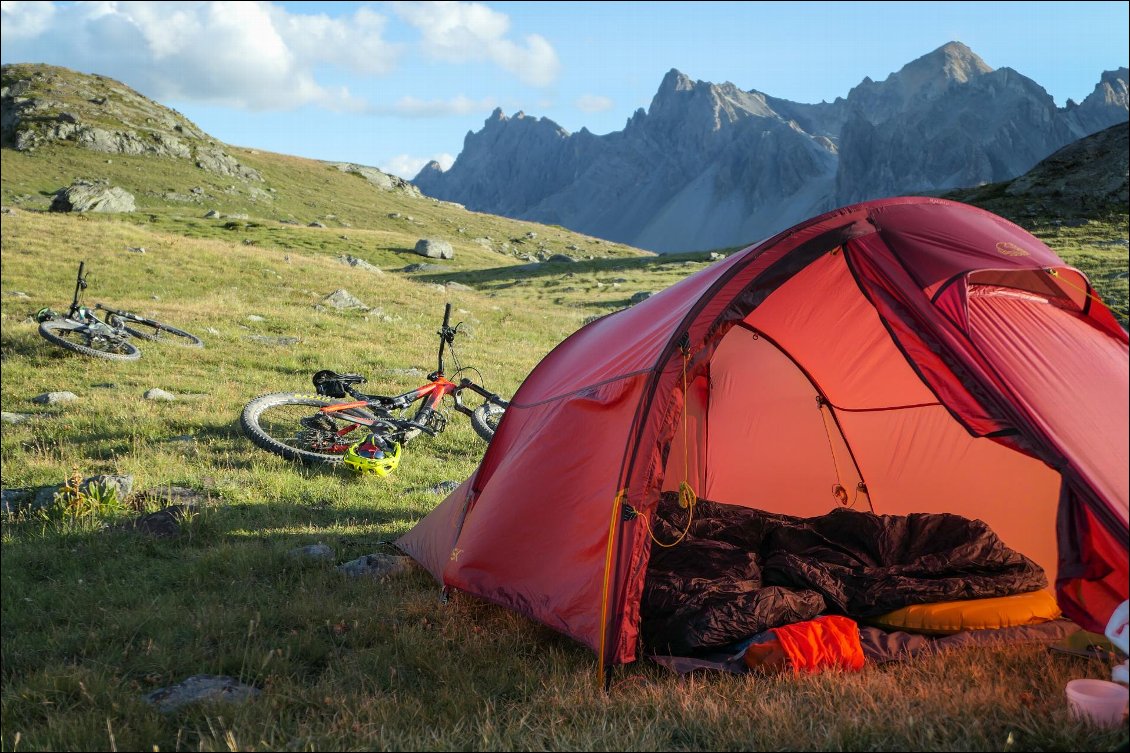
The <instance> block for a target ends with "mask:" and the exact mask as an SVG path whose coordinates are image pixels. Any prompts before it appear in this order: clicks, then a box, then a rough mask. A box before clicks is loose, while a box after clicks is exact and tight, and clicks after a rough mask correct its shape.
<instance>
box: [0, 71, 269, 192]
mask: <svg viewBox="0 0 1130 753" xmlns="http://www.w3.org/2000/svg"><path fill="white" fill-rule="evenodd" d="M2 78H3V85H2V87H0V143H2V144H3V145H4V146H6V147H10V148H12V149H16V150H17V151H25V152H26V151H34V150H36V149H39V148H41V147H43V146H45V145H47V144H51V143H66V144H73V145H74V146H77V147H79V148H81V149H89V150H91V151H95V152H102V153H105V154H124V155H133V156H152V157H167V158H170V159H183V160H192V161H193V162H194V163H195V164H196V166H197V167H199V168H201V169H202V170H207V171H209V172H213V173H216V174H218V175H224V176H228V177H233V178H239V179H241V180H245V181H262V180H263V176H262V175H260V174H259V172H258V171H257V170H255V169H254V168H251V167H248V166H247V165H244V164H242V163H240V162H239V160H237V159H236V158H234V157H232V156H231V155H230V154H228V153H226V152H225V151H224V150H223V148H222V147H221V146H220V145H219V144H217V143H216V142H214V141H211V140H209V139H208V138H207V136H206V135H205V134H204V133H203V132H201V131H200V129H198V128H197V127H196V126H195V125H194V124H193V123H192V122H190V121H189V120H188V119H187V118H185V117H184V116H183V115H181V114H180V113H177V112H175V111H173V110H170V109H168V108H166V107H162V106H161V105H158V104H157V103H155V102H153V101H152V100H150V99H148V98H146V97H143V96H142V95H140V94H138V93H137V92H135V91H134V90H132V89H130V88H129V87H127V86H125V85H123V84H120V83H118V82H116V81H112V80H111V79H108V78H105V77H103V76H88V75H85V74H80V73H76V72H75V71H69V70H67V69H65V68H56V67H53V66H46V65H34V66H32V65H5V66H4V67H3V73H2Z"/></svg>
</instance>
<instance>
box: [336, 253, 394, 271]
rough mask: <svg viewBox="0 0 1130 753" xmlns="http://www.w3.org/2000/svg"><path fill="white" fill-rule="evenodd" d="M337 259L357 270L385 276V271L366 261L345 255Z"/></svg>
mask: <svg viewBox="0 0 1130 753" xmlns="http://www.w3.org/2000/svg"><path fill="white" fill-rule="evenodd" d="M337 259H338V261H340V262H341V263H342V264H348V265H349V266H351V267H356V268H357V269H364V270H365V271H366V272H374V273H376V274H379V275H383V274H384V270H382V269H381V268H380V267H376V266H373V265H372V264H370V263H369V262H367V261H365V260H364V259H358V258H357V257H356V256H350V255H349V254H343V255H342V256H339V257H337Z"/></svg>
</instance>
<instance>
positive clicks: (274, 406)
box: [240, 303, 510, 475]
mask: <svg viewBox="0 0 1130 753" xmlns="http://www.w3.org/2000/svg"><path fill="white" fill-rule="evenodd" d="M450 322H451V304H450V303H449V304H447V306H446V308H445V309H444V313H443V326H442V327H441V328H440V330H439V332H438V333H437V334H438V335H439V367H438V368H437V369H436V370H435V371H433V372H432V373H431V374H429V375H428V381H427V383H426V384H424V385H422V386H420V387H417V388H415V389H412V390H408V391H407V392H403V393H401V394H399V395H370V394H366V393H364V392H361V391H360V390H358V389H357V385H360V384H364V383H365V381H366V380H365V377H363V376H361V375H360V374H339V373H337V372H335V371H330V370H322V371H319V372H317V373H316V374H314V376H313V383H314V389H315V391H316V392H317V394H314V395H310V394H301V393H297V392H275V393H271V394H267V395H261V396H260V397H257V398H255V399H254V400H252V401H251V402H249V403H248V404H247V405H246V406H244V408H243V413H242V414H241V416H240V425H241V426H242V427H243V431H244V432H245V433H246V434H247V436H248V437H249V438H250V439H251V441H252V442H254V443H255V444H256V445H258V446H259V447H261V448H263V449H264V450H267V451H268V452H273V453H275V454H276V455H281V456H282V457H284V458H287V459H288V460H298V461H301V462H304V463H335V464H336V463H340V462H342V460H343V459H345V460H346V462H347V464H350V465H355V466H356V465H364V463H363V462H362V461H358V460H356V459H355V458H356V449H354V450H353V452H352V453H351V448H356V447H357V446H358V445H359V444H360V443H362V441H363V440H364V441H366V442H368V443H369V444H367V445H365V446H373V447H374V448H375V453H372V454H376V453H379V454H381V455H383V456H384V457H385V458H393V457H395V458H396V460H397V461H398V460H399V455H400V448H401V447H402V446H403V445H405V444H407V443H408V442H410V441H412V440H413V439H415V438H416V437H418V436H420V435H421V434H427V435H428V436H435V435H437V434H439V433H440V432H442V431H443V430H444V429H445V428H447V416H446V415H445V414H444V412H443V411H442V407H443V400H444V398H445V397H448V396H450V397H451V398H452V403H453V405H452V407H454V408H455V410H456V411H458V412H459V413H462V414H464V415H466V416H467V417H468V418H470V420H471V426H472V428H473V429H474V430H475V433H476V434H478V435H479V436H480V437H481V438H482V439H484V440H486V441H487V442H489V441H490V440H491V438H492V437H494V433H495V430H496V429H497V428H498V424H499V422H500V421H501V420H502V417H503V416H504V415H505V413H506V408H507V407H508V406H509V405H510V403H509V402H507V401H506V400H504V399H502V398H501V397H499V396H498V395H496V394H494V393H493V392H491V391H490V390H488V389H486V388H485V387H483V386H482V385H480V384H477V383H476V382H474V381H472V380H471V379H468V378H467V377H466V376H462V377H461V375H462V374H465V373H467V372H469V371H476V373H477V370H475V369H472V368H467V367H460V366H459V361H458V358H457V357H456V356H455V336H456V334H458V332H459V328H460V327H461V326H462V322H460V323H459V324H456V325H455V326H454V327H452V326H451V325H450ZM448 347H450V348H451V352H452V358H453V359H455V362H456V371H455V373H454V374H452V376H451V378H450V379H449V378H448V377H447V376H445V371H444V350H445V348H448ZM479 378H480V380H481V379H482V375H481V374H480V375H479ZM456 379H458V381H455V380H456ZM468 395H471V396H475V397H474V399H473V402H474V403H477V404H475V405H474V407H471V405H468V403H467V402H466V399H467V397H468ZM347 397H348V398H352V400H344V401H343V398H347ZM417 403H418V405H417ZM409 416H410V417H409ZM347 455H348V457H347ZM351 459H352V460H353V461H354V462H353V463H352V464H351V463H350V460H351ZM389 462H390V461H387V460H386V461H385V466H384V467H385V468H386V470H387V469H388V463H389ZM373 465H374V466H376V465H378V464H375V463H374V464H373ZM392 467H395V466H394V465H393V466H392ZM378 472H380V471H378ZM381 475H384V474H383V473H382V474H381Z"/></svg>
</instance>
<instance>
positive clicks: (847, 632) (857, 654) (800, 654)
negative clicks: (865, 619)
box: [773, 615, 864, 673]
mask: <svg viewBox="0 0 1130 753" xmlns="http://www.w3.org/2000/svg"><path fill="white" fill-rule="evenodd" d="M773 633H774V635H776V636H777V640H778V641H779V642H780V644H781V648H782V649H783V650H784V652H785V655H786V656H787V657H788V658H789V663H790V664H792V668H793V671H794V672H797V673H799V672H816V671H819V670H821V669H827V668H829V667H841V668H842V669H848V670H859V669H863V661H864V659H863V644H862V643H861V642H860V640H859V626H858V625H857V624H856V623H855V622H854V621H853V620H850V619H848V618H847V617H840V616H837V615H825V616H823V617H817V618H816V619H814V620H808V621H806V622H796V623H793V624H792V625H785V626H784V627H779V628H773Z"/></svg>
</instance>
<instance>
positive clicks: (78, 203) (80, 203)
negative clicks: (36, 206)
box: [51, 181, 137, 212]
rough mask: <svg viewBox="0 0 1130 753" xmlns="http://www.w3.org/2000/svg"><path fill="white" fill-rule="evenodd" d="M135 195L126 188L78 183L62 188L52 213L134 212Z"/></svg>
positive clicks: (52, 202)
mask: <svg viewBox="0 0 1130 753" xmlns="http://www.w3.org/2000/svg"><path fill="white" fill-rule="evenodd" d="M136 208H137V207H136V205H135V204H134V198H133V194H131V193H129V192H128V191H126V190H125V189H124V188H118V187H117V186H112V187H111V186H107V185H105V184H101V183H91V182H89V181H76V182H74V183H72V184H71V185H70V186H68V187H67V188H61V189H59V190H58V191H57V192H56V193H55V198H54V199H53V200H52V201H51V211H52V212H132V211H134V210H135V209H136Z"/></svg>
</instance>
